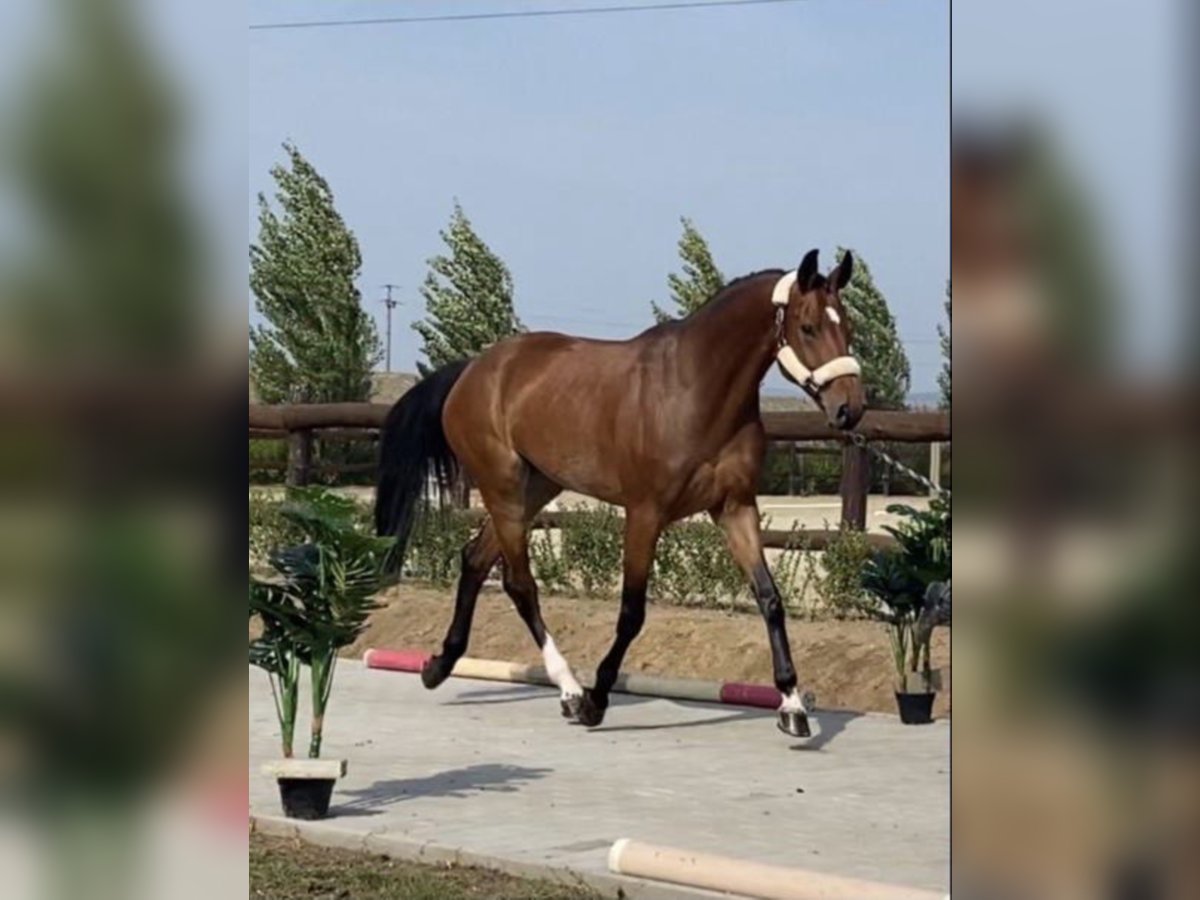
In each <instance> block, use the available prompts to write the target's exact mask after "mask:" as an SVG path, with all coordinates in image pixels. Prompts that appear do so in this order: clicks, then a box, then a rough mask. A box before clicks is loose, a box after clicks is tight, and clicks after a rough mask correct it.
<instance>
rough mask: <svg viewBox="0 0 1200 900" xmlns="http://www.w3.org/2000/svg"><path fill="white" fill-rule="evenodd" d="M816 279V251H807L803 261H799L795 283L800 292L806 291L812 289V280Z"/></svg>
mask: <svg viewBox="0 0 1200 900" xmlns="http://www.w3.org/2000/svg"><path fill="white" fill-rule="evenodd" d="M816 277H817V251H816V250H809V251H808V252H807V253H805V254H804V259H802V260H801V261H800V268H799V269H797V270H796V283H797V284H798V285H800V290H802V291H807V290H808V289H809V288H811V287H812V283H813V279H814V278H816Z"/></svg>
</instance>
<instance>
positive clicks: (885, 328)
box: [837, 247, 912, 409]
mask: <svg viewBox="0 0 1200 900" xmlns="http://www.w3.org/2000/svg"><path fill="white" fill-rule="evenodd" d="M845 252H846V249H845V248H844V247H839V248H838V251H837V258H838V259H839V260H840V259H841V258H842V256H843V254H844V253H845ZM842 303H843V304H844V305H845V307H846V311H847V313H848V314H849V316H850V327H851V331H852V335H853V336H852V338H851V343H850V351H851V352H852V353H853V354H854V355H855V356H856V357H857V358H858V361H859V363H860V364H861V365H862V380H863V387H864V388H865V389H866V394H867V406H868V407H871V408H873V409H903V408H904V402H905V399H906V398H907V397H908V388H909V384H910V382H911V379H912V374H911V370H910V368H909V364H908V355H907V354H906V353H905V352H904V345H903V344H901V343H900V336H899V335H898V334H897V333H896V320H895V319H894V318H893V317H892V313H891V310H889V309H888V304H887V299H886V298H885V297H884V296H883V293H882V292H881V291H880V290H879V288H878V287H876V286H875V280H874V279H873V278H872V277H871V270H870V268H869V267H868V266H867V264H866V262H865V261H864V260H863V258H862V256H861V255H859V253H858V252H857V251H854V274H853V275H852V276H851V278H850V283H849V284H848V285H846V287H845V288H843V289H842Z"/></svg>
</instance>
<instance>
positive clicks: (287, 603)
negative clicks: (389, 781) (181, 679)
mask: <svg viewBox="0 0 1200 900" xmlns="http://www.w3.org/2000/svg"><path fill="white" fill-rule="evenodd" d="M357 512H358V511H357V507H356V506H355V504H354V502H353V501H352V500H348V499H345V498H342V497H338V496H337V495H335V494H331V493H329V492H328V491H326V490H323V489H320V488H297V489H293V490H292V491H290V492H289V494H288V498H287V500H286V502H285V503H284V504H283V506H282V507H281V509H280V515H281V516H282V517H283V518H284V519H285V521H286V522H287V523H288V525H289V526H290V527H291V529H292V530H293V531H294V532H295V533H296V534H298V535H299V536H300V543H297V544H294V545H291V546H286V547H281V548H276V549H275V550H273V551H272V552H271V553H270V554H269V555H268V561H269V564H270V569H271V572H270V574H269V575H266V576H264V577H259V576H256V575H253V574H252V575H251V576H250V615H251V616H255V615H257V616H258V617H259V620H260V621H261V625H262V631H261V633H260V635H259V636H258V637H257V638H255V639H254V640H253V641H251V642H250V662H251V663H252V664H253V665H256V666H258V667H259V668H261V669H263V670H264V671H265V672H266V673H267V677H268V678H269V680H270V683H271V693H272V696H273V697H274V700H275V712H276V715H277V717H278V719H279V729H280V734H281V738H282V745H283V746H282V751H283V758H282V759H281V760H278V761H276V762H273V763H269V764H267V765H266V766H265V767H264V771H265V772H266V773H267V774H270V775H274V776H275V778H276V780H277V781H278V783H279V793H280V799H281V800H282V803H283V809H284V812H285V814H286V815H288V816H289V817H291V818H297V819H319V818H324V816H325V815H326V814H327V813H328V811H329V799H330V796H331V795H332V793H333V785H334V782H335V781H336V780H337V779H338V778H340V777H341V776H343V775H345V774H346V761H345V760H326V759H322V758H321V741H322V737H323V735H324V724H325V713H326V710H327V709H328V706H329V697H330V693H331V691H332V689H333V676H334V672H335V671H336V666H337V652H338V650H339V649H341V648H342V647H345V646H346V645H348V644H351V643H353V642H354V640H355V638H356V637H357V636H358V635H359V634H360V633H361V632H362V629H363V627H364V626H365V625H366V622H367V617H368V615H369V614H370V613H371V611H372V610H373V609H376V608H377V606H378V604H376V603H375V601H374V599H373V597H374V595H375V594H376V593H378V591H379V590H380V589H381V588H382V587H383V586H384V584H385V582H386V580H387V576H386V575H385V571H386V569H385V561H386V558H387V555H388V553H389V552H390V551H391V549H392V546H393V543H394V539H393V538H380V537H376V536H374V535H373V534H371V533H369V532H367V531H366V530H365V529H363V528H362V527H360V526H359V525H358V524H357V522H356V520H357ZM305 668H307V669H308V672H309V675H310V684H311V691H312V725H311V733H310V738H309V744H308V756H307V758H306V759H296V758H295V757H294V755H293V737H294V734H295V730H296V710H297V706H298V700H299V697H300V686H301V679H302V676H303V672H304V669H305Z"/></svg>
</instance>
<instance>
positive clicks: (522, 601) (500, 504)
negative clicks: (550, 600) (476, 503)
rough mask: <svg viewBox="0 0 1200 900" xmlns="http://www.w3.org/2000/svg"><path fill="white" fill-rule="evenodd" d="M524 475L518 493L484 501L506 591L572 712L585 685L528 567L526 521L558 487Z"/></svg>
mask: <svg viewBox="0 0 1200 900" xmlns="http://www.w3.org/2000/svg"><path fill="white" fill-rule="evenodd" d="M522 475H523V477H522V479H521V485H520V489H519V491H512V492H504V493H501V494H496V493H494V492H489V493H488V494H487V495H485V497H484V502H485V503H487V506H488V512H489V513H490V515H491V517H492V522H493V524H494V526H495V528H496V537H497V540H498V541H499V543H500V551H501V553H502V555H503V556H504V590H505V591H506V592H507V593H508V596H509V597H510V598H512V601H513V605H514V606H515V607H516V608H517V614H518V615H519V616H520V617H521V620H522V621H523V622H524V623H525V625H526V627H527V628H528V629H529V633H530V634H531V635H533V640H534V642H535V643H536V644H537V645H538V649H539V650H541V651H542V660H543V662H544V664H545V666H546V673H547V674H548V675H549V676H550V680H551V681H553V682H554V684H555V685H557V686H558V689H559V692H560V695H561V698H562V704H563V715H564V716H573V715H574V714H575V712H576V711H577V710H578V708H579V703H580V700H581V698H582V696H583V688H582V687H581V686H580V684H579V682H578V681H577V680H576V679H575V675H574V674H573V673H572V672H571V666H570V664H568V663H567V661H566V659H564V658H563V655H562V654H561V653H560V652H559V650H558V647H557V646H556V645H555V643H554V637H553V636H552V635H551V634H550V632H549V631H547V629H546V623H545V622H544V621H543V620H542V609H541V604H540V603H539V602H538V587H537V582H536V581H535V580H534V577H533V571H532V569H531V568H530V565H529V525H530V523H531V522H532V521H533V517H534V516H535V515H537V513H538V512H539V511H540V510H541V508H542V507H543V506H545V505H546V504H547V503H549V502H550V500H552V499H553V498H554V497H556V496H557V495H558V494H559V493H560V492H561V491H562V488H561V487H560V486H559V485H557V484H555V483H554V482H552V481H550V480H549V479H548V478H546V477H545V476H544V475H542V474H541V473H540V472H538V471H537V470H535V469H532V468H530V467H528V466H526V467H525V470H524V472H523V473H522Z"/></svg>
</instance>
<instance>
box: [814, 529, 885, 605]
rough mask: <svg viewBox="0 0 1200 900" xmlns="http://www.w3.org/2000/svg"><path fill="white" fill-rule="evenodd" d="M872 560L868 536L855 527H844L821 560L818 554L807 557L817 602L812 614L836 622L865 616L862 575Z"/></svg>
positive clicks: (830, 543) (827, 547) (826, 549)
mask: <svg viewBox="0 0 1200 900" xmlns="http://www.w3.org/2000/svg"><path fill="white" fill-rule="evenodd" d="M870 558H871V545H870V544H868V543H867V538H866V535H865V534H863V533H862V532H861V531H857V530H855V529H853V528H843V529H842V530H841V531H840V532H839V533H838V535H837V537H835V538H834V539H833V540H832V541H830V542H829V544H828V545H827V546H826V548H825V551H824V553H822V554H821V558H820V561H818V560H817V555H816V554H815V553H808V554H805V558H804V566H805V584H806V586H811V587H812V590H813V593H814V594H815V601H816V602H815V604H811V605H810V608H809V610H808V612H809V614H810V615H816V616H822V615H828V616H833V618H835V619H849V618H857V617H859V616H860V615H862V608H863V588H862V574H863V570H864V568H865V567H866V565H867V561H868V560H869V559H870Z"/></svg>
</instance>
